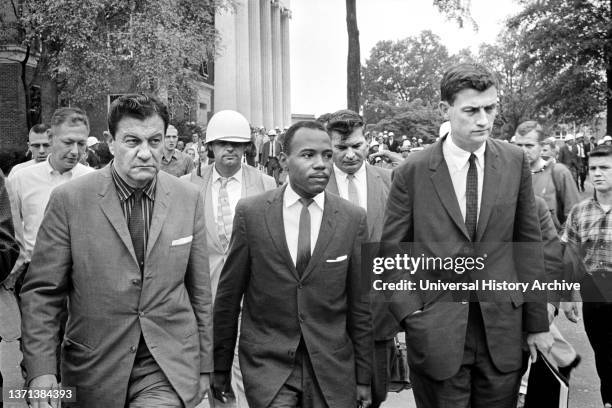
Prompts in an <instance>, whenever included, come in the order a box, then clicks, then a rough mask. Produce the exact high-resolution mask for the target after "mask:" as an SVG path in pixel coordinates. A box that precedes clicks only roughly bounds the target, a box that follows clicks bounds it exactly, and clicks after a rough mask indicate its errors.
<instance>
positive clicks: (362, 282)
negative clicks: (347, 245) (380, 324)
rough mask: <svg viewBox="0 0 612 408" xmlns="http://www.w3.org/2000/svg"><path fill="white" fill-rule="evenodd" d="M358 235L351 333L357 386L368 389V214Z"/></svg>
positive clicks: (353, 257) (352, 266)
mask: <svg viewBox="0 0 612 408" xmlns="http://www.w3.org/2000/svg"><path fill="white" fill-rule="evenodd" d="M360 215H361V219H360V221H359V231H358V234H357V237H356V239H355V241H354V243H353V253H352V255H351V263H350V270H349V274H348V279H349V281H348V289H349V290H348V301H349V316H348V331H349V335H350V337H351V340H352V341H353V347H354V350H355V375H356V379H357V384H362V385H369V384H370V380H371V376H372V372H371V367H372V355H373V354H372V347H373V345H374V337H373V334H372V315H371V311H370V310H371V308H370V300H369V299H370V296H369V293H370V292H369V279H368V278H369V276H367V275H364V274H363V273H362V268H361V244H362V243H364V242H366V241H367V236H368V224H367V219H366V214H365V212H364V211H363V210H361V211H360Z"/></svg>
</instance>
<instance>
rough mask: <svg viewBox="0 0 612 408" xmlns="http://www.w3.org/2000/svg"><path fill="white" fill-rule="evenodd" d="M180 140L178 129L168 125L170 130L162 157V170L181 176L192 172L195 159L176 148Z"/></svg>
mask: <svg viewBox="0 0 612 408" xmlns="http://www.w3.org/2000/svg"><path fill="white" fill-rule="evenodd" d="M177 142H178V130H176V128H175V127H174V126H172V125H168V132H167V133H166V136H165V138H164V147H163V151H164V154H163V155H162V158H161V170H163V171H165V172H166V173H169V174H172V175H173V176H175V177H181V176H184V175H185V174H189V173H191V170H193V166H194V165H193V160H191V157H189V156H188V155H186V154H184V153H182V152H180V151H179V150H178V149H177V148H176V144H177Z"/></svg>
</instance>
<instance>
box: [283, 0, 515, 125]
mask: <svg viewBox="0 0 612 408" xmlns="http://www.w3.org/2000/svg"><path fill="white" fill-rule="evenodd" d="M468 1H469V0H468ZM471 3H472V4H471V9H472V17H473V18H474V20H475V21H476V23H477V24H478V26H479V30H478V31H477V32H476V31H474V30H473V29H472V28H471V27H466V28H463V29H461V28H459V27H458V24H457V23H456V22H454V21H448V20H447V19H446V17H444V16H443V15H442V14H440V13H439V12H438V11H437V9H436V8H435V7H434V6H433V1H432V0H357V25H358V27H359V40H360V47H361V60H362V63H364V62H365V60H366V59H367V58H368V56H369V54H370V50H371V49H372V47H374V45H376V43H377V42H378V41H382V40H394V41H395V40H399V39H402V38H406V37H410V36H413V35H416V34H418V33H419V32H421V31H423V30H427V29H429V30H431V31H433V32H434V33H435V34H437V35H438V36H439V37H440V38H441V42H442V43H443V44H444V45H446V47H447V48H448V50H449V51H450V53H455V52H457V51H459V50H461V49H463V48H466V47H469V48H470V49H472V51H473V52H476V51H477V50H478V46H479V45H480V44H481V43H493V42H495V39H496V37H497V34H498V33H499V31H500V30H501V29H502V28H503V22H504V20H505V19H506V18H507V17H508V16H510V15H513V14H516V13H517V12H518V11H519V10H520V7H519V5H518V4H517V2H516V1H514V0H495V1H491V0H471ZM290 7H291V13H292V18H291V23H290V37H291V39H290V44H291V56H290V58H291V111H292V113H294V114H295V113H299V114H314V115H315V116H318V115H320V114H322V113H325V112H333V111H336V110H338V109H343V108H345V107H346V56H347V48H348V37H347V34H346V11H345V0H291V6H290Z"/></svg>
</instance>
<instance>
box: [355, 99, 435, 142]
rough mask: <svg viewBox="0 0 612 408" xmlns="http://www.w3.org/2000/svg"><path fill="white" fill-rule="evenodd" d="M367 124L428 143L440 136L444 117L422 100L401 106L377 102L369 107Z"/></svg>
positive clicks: (401, 103) (397, 135) (375, 128)
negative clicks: (439, 131)
mask: <svg viewBox="0 0 612 408" xmlns="http://www.w3.org/2000/svg"><path fill="white" fill-rule="evenodd" d="M367 114H368V117H369V119H366V122H368V123H370V124H374V126H373V127H372V128H373V129H374V130H383V129H384V130H388V131H391V132H393V133H395V136H396V137H400V136H401V135H407V136H408V137H409V138H412V137H416V138H420V139H423V141H425V142H426V143H427V142H429V141H431V140H433V139H435V138H436V137H437V136H438V128H439V127H440V123H442V122H443V119H442V115H441V114H440V111H439V110H438V109H437V108H436V107H432V106H429V105H426V104H423V102H422V101H421V100H420V99H417V100H415V101H410V102H408V101H402V102H400V103H399V104H397V105H395V104H393V105H392V104H389V103H388V102H385V101H381V100H375V101H373V102H372V103H371V104H370V105H369V106H368V112H367Z"/></svg>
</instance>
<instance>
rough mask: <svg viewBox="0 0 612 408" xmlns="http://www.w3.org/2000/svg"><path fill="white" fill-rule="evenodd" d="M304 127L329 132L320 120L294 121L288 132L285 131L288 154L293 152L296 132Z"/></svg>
mask: <svg viewBox="0 0 612 408" xmlns="http://www.w3.org/2000/svg"><path fill="white" fill-rule="evenodd" d="M303 128H305V129H313V130H320V131H322V132H325V133H327V131H326V130H325V127H324V126H323V124H321V122H318V121H314V120H302V121H300V122H296V123H294V124H293V125H291V127H290V128H289V129H287V133H285V140H283V152H284V153H285V154H286V155H289V154H291V142H292V141H293V138H294V136H295V133H296V132H297V131H298V130H300V129H303ZM270 143H273V142H270Z"/></svg>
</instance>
